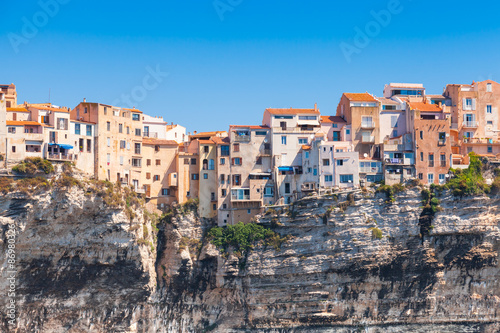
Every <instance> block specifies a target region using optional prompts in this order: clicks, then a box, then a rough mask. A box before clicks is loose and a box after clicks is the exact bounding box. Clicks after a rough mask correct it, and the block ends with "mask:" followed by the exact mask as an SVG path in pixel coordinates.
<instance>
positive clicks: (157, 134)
mask: <svg viewBox="0 0 500 333" xmlns="http://www.w3.org/2000/svg"><path fill="white" fill-rule="evenodd" d="M142 123H143V125H144V129H143V131H142V133H143V137H145V138H152V139H161V140H173V141H175V142H177V143H182V142H187V141H188V137H187V135H186V128H185V127H183V126H180V125H177V124H174V123H170V124H169V123H167V122H165V121H164V120H163V117H152V116H148V115H146V114H144V115H143V116H142Z"/></svg>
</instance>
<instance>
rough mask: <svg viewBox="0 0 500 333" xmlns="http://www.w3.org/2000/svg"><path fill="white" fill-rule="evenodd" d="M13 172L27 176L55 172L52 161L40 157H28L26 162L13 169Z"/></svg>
mask: <svg viewBox="0 0 500 333" xmlns="http://www.w3.org/2000/svg"><path fill="white" fill-rule="evenodd" d="M12 171H14V172H16V173H19V174H25V175H34V174H37V173H45V174H49V173H52V172H54V166H53V165H52V163H50V161H47V160H44V159H42V158H40V157H28V158H25V159H24V161H22V162H20V163H19V164H17V165H15V166H14V167H12Z"/></svg>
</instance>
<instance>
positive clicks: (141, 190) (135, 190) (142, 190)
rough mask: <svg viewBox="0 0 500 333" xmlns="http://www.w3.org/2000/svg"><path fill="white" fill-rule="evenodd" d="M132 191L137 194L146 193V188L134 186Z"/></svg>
mask: <svg viewBox="0 0 500 333" xmlns="http://www.w3.org/2000/svg"><path fill="white" fill-rule="evenodd" d="M134 192H135V193H138V194H146V189H145V188H139V187H135V188H134Z"/></svg>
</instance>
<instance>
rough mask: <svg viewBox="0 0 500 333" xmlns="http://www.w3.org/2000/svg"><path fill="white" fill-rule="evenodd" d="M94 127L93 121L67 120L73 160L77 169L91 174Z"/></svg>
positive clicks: (92, 168)
mask: <svg viewBox="0 0 500 333" xmlns="http://www.w3.org/2000/svg"><path fill="white" fill-rule="evenodd" d="M95 128H96V126H95V124H94V123H89V122H84V121H79V120H70V121H69V135H70V139H71V144H72V145H74V149H73V155H74V159H73V162H74V163H75V166H76V168H77V169H79V170H81V171H83V172H85V173H87V174H88V175H91V176H93V175H94V162H95V159H94V151H95V147H94V144H95V132H96V129H95Z"/></svg>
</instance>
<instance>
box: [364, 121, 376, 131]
mask: <svg viewBox="0 0 500 333" xmlns="http://www.w3.org/2000/svg"><path fill="white" fill-rule="evenodd" d="M361 128H363V129H374V128H375V123H374V122H373V121H372V122H362V123H361Z"/></svg>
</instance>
